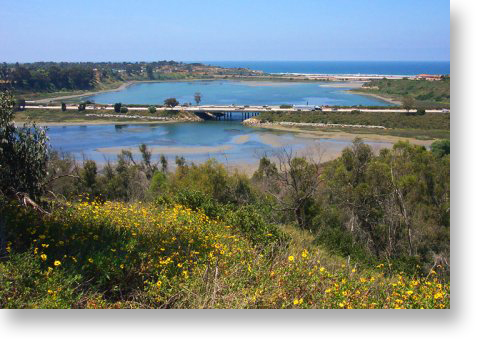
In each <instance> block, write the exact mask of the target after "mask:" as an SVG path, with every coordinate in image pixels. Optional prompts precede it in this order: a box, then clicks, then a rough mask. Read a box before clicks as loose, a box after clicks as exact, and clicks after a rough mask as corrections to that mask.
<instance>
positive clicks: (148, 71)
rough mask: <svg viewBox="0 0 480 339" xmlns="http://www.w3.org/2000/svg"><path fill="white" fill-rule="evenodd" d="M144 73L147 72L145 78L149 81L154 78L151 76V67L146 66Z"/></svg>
mask: <svg viewBox="0 0 480 339" xmlns="http://www.w3.org/2000/svg"><path fill="white" fill-rule="evenodd" d="M146 71H147V77H148V78H149V79H150V80H152V79H154V76H153V67H152V66H151V65H147V67H146Z"/></svg>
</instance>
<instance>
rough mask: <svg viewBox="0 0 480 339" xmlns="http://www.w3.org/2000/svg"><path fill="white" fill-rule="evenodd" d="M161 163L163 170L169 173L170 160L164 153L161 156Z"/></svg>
mask: <svg viewBox="0 0 480 339" xmlns="http://www.w3.org/2000/svg"><path fill="white" fill-rule="evenodd" d="M160 163H161V165H162V172H163V173H167V171H168V160H167V157H166V156H165V155H163V154H162V155H161V156H160Z"/></svg>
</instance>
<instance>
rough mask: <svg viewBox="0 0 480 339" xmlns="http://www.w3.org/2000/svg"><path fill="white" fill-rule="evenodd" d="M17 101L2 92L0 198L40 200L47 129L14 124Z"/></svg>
mask: <svg viewBox="0 0 480 339" xmlns="http://www.w3.org/2000/svg"><path fill="white" fill-rule="evenodd" d="M14 106H15V101H14V100H13V98H12V95H11V94H10V93H8V92H1V93H0V178H1V180H0V195H3V196H5V197H7V198H18V197H20V196H25V197H31V198H33V199H34V200H35V199H39V198H40V196H41V194H42V193H43V191H44V189H45V186H44V182H43V180H44V179H45V177H46V175H47V161H48V138H47V135H46V133H45V130H44V129H41V128H38V127H37V126H36V125H35V124H33V125H32V126H26V125H24V126H23V127H17V126H15V124H14V122H13V118H14V116H15V112H14Z"/></svg>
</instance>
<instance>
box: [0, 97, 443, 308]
mask: <svg viewBox="0 0 480 339" xmlns="http://www.w3.org/2000/svg"><path fill="white" fill-rule="evenodd" d="M0 108H1V111H0V117H1V118H2V120H1V121H3V123H2V124H1V125H0V132H1V133H11V128H13V127H12V123H11V121H12V119H13V101H12V100H11V98H9V97H8V96H5V97H2V105H1V106H0ZM19 113H20V112H19ZM22 113H23V112H22ZM147 114H148V113H147ZM18 131H19V133H20V132H21V131H24V132H26V131H25V130H18ZM29 133H33V134H32V135H33V137H32V138H29V140H30V139H32V140H34V139H35V138H37V139H38V138H39V137H41V135H42V131H41V130H33V131H31V132H29ZM9 140H10V143H9V144H8V145H7V144H5V145H4V144H0V145H2V146H1V147H2V148H1V149H0V150H1V151H2V153H0V154H8V158H0V160H1V162H0V165H1V166H0V169H2V170H4V171H7V172H8V173H13V172H14V170H15V168H17V167H18V164H19V163H20V162H21V166H23V167H25V168H28V169H29V170H31V171H35V175H31V176H30V175H28V176H24V175H19V176H17V177H14V176H13V177H12V179H11V181H10V184H9V185H7V186H6V187H7V189H4V188H3V186H2V188H1V191H0V240H1V241H0V244H1V245H2V246H1V248H0V258H2V259H1V260H0V307H2V308H449V307H450V283H449V227H450V220H449V194H450V191H449V182H450V180H449V173H450V172H449V161H450V156H449V155H448V154H446V153H445V152H443V153H435V154H434V153H433V152H431V151H428V150H426V149H425V148H423V147H418V146H414V145H411V144H408V143H398V144H396V145H395V147H394V148H393V149H391V150H388V149H384V150H382V151H381V152H380V154H379V155H374V154H373V151H372V149H371V148H370V147H369V146H368V145H365V144H363V143H362V142H361V141H360V140H356V141H355V142H354V143H353V145H352V147H350V148H347V149H345V150H344V151H343V153H342V156H341V157H340V158H339V159H337V160H334V161H332V162H330V163H327V164H321V163H318V162H316V161H314V160H309V159H306V158H302V157H296V156H295V155H294V154H293V153H291V152H288V151H283V152H280V153H279V154H277V156H275V157H273V158H271V159H268V158H263V159H262V160H261V161H260V165H259V168H258V170H257V172H256V173H255V174H254V176H253V177H252V178H248V177H246V176H244V175H241V174H238V173H236V172H233V173H229V172H228V171H227V170H226V169H225V167H224V166H223V165H221V164H219V163H217V162H216V161H214V160H209V161H207V162H205V163H202V164H193V163H187V162H186V161H185V159H183V158H181V157H177V158H176V161H175V165H176V167H175V168H174V169H171V170H170V171H168V168H169V164H168V160H167V158H165V157H163V156H161V157H160V159H158V161H157V159H153V157H152V153H151V152H150V151H149V149H148V148H147V146H146V145H140V146H139V151H140V154H139V156H135V155H134V154H132V153H131V152H129V151H123V152H122V153H121V154H120V155H119V156H118V159H117V161H116V162H114V163H107V164H106V165H105V166H104V167H103V168H101V169H99V167H98V166H97V164H96V163H95V162H94V161H91V160H85V161H84V162H83V163H82V164H78V163H77V162H76V161H75V160H74V159H72V158H71V157H70V156H68V155H60V154H56V153H53V152H48V151H47V148H46V147H40V146H41V145H44V143H40V146H39V145H37V144H34V143H29V142H27V143H25V142H24V140H23V139H22V138H10V139H9ZM440 148H441V149H444V147H440ZM10 149H13V150H17V149H18V150H21V151H22V152H27V154H35V157H30V156H26V157H25V156H24V155H23V154H24V153H15V152H13V153H5V152H10V151H9V150H10ZM11 157H13V161H11V160H8V159H10V158H11ZM34 166H37V167H34ZM2 174H3V173H2ZM2 178H3V176H2ZM25 179H27V180H28V184H25V183H24V181H22V180H25ZM27 197H28V200H27V199H26V198H27Z"/></svg>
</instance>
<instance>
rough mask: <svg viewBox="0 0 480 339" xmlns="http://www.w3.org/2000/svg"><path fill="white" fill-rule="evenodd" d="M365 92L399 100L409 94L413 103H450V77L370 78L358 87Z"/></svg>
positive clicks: (416, 104) (417, 104)
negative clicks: (433, 79)
mask: <svg viewBox="0 0 480 339" xmlns="http://www.w3.org/2000/svg"><path fill="white" fill-rule="evenodd" d="M359 90H360V91H364V92H367V93H373V94H379V95H385V96H387V97H390V98H394V99H397V100H401V99H403V98H404V97H406V96H410V97H412V98H413V99H414V100H415V103H414V105H415V106H419V105H426V106H428V105H433V104H439V105H449V104H450V77H449V76H448V77H444V78H443V79H441V80H435V81H428V80H409V79H379V80H371V81H369V82H367V83H365V84H364V85H363V88H361V89H359Z"/></svg>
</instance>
